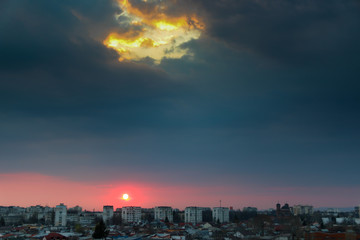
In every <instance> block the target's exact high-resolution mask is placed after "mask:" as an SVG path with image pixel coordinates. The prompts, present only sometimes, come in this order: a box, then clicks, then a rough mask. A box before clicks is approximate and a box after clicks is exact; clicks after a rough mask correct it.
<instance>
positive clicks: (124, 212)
mask: <svg viewBox="0 0 360 240" xmlns="http://www.w3.org/2000/svg"><path fill="white" fill-rule="evenodd" d="M121 219H122V221H123V222H124V223H138V222H140V221H141V207H134V206H128V207H122V209H121Z"/></svg>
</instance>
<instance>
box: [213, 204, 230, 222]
mask: <svg viewBox="0 0 360 240" xmlns="http://www.w3.org/2000/svg"><path fill="white" fill-rule="evenodd" d="M229 212H230V210H229V208H227V207H214V208H213V218H214V222H218V221H219V222H220V223H226V222H229Z"/></svg>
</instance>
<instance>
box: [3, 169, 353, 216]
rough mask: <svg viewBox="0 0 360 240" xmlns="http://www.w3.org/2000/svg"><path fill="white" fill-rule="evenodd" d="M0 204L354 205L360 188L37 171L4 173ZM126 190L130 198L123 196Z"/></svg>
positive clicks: (99, 206) (90, 206)
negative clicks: (86, 178)
mask: <svg viewBox="0 0 360 240" xmlns="http://www.w3.org/2000/svg"><path fill="white" fill-rule="evenodd" d="M0 192H1V198H0V205H2V206H10V205H16V206H24V207H27V206H32V205H37V204H40V205H48V206H51V207H53V206H56V205H58V204H59V203H64V204H65V205H67V206H68V207H73V206H75V205H80V206H82V207H83V209H87V210H93V209H96V210H101V209H102V206H103V205H113V206H114V208H118V207H122V206H127V205H133V206H141V207H144V208H151V207H154V206H159V205H168V206H172V207H175V208H180V209H184V208H185V207H186V206H204V207H214V206H218V205H219V200H222V205H223V206H228V207H229V206H233V207H234V208H235V209H242V208H243V207H245V206H255V207H258V208H259V209H266V208H274V206H275V204H276V203H277V202H278V201H279V202H280V203H285V202H288V203H289V204H290V205H293V204H311V205H313V206H315V207H320V206H329V207H330V206H336V207H345V206H346V207H351V206H355V205H358V202H359V201H358V199H359V193H357V191H356V190H355V189H353V188H329V187H327V188H316V187H312V188H301V187H299V188H280V187H278V188H262V187H256V186H245V185H241V184H238V185H236V186H234V185H233V186H226V187H223V186H197V185H196V184H193V185H191V186H189V185H181V184H179V185H176V186H174V185H172V186H170V185H166V184H165V183H151V182H147V183H145V182H122V183H116V182H112V183H106V184H92V183H86V182H77V181H71V180H66V179H62V178H59V177H53V176H46V175H42V174H37V173H11V174H0ZM123 193H127V194H129V196H130V198H131V199H130V200H129V201H124V200H122V199H121V196H122V194H123Z"/></svg>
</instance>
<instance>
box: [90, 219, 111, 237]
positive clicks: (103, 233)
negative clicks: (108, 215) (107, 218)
mask: <svg viewBox="0 0 360 240" xmlns="http://www.w3.org/2000/svg"><path fill="white" fill-rule="evenodd" d="M108 234H109V231H108V230H106V225H105V223H104V221H103V220H102V219H101V220H100V221H99V222H98V223H97V224H96V226H95V231H94V233H93V235H92V237H93V238H97V239H99V238H101V239H103V238H106V237H107V235H108Z"/></svg>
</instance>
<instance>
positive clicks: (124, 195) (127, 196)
mask: <svg viewBox="0 0 360 240" xmlns="http://www.w3.org/2000/svg"><path fill="white" fill-rule="evenodd" d="M122 199H123V200H125V201H128V200H129V195H128V194H127V193H124V194H123V195H122Z"/></svg>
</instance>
